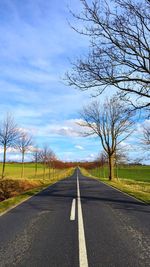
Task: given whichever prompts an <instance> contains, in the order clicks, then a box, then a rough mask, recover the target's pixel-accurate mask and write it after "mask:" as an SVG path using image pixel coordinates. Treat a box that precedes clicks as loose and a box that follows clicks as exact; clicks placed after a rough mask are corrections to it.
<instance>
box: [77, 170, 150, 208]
mask: <svg viewBox="0 0 150 267" xmlns="http://www.w3.org/2000/svg"><path fill="white" fill-rule="evenodd" d="M81 172H82V174H83V175H85V176H89V177H91V178H95V179H97V180H100V181H102V182H104V183H106V184H108V185H111V186H113V187H114V188H117V189H119V190H121V191H123V192H125V193H127V194H129V195H131V196H133V197H135V198H137V199H139V200H142V201H144V202H145V203H147V204H150V183H149V182H142V181H136V180H135V179H134V180H129V179H123V178H122V179H121V178H119V179H118V180H115V181H109V180H108V179H106V178H99V177H97V176H93V175H91V174H90V173H89V172H88V171H87V170H85V169H81Z"/></svg>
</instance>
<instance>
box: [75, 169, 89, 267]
mask: <svg viewBox="0 0 150 267" xmlns="http://www.w3.org/2000/svg"><path fill="white" fill-rule="evenodd" d="M77 199H78V239H79V265H80V267H88V259H87V251H86V243H85V233H84V225H83V215H82V207H81V198H80V187H79V177H78V173H77Z"/></svg>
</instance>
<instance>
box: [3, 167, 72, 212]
mask: <svg viewBox="0 0 150 267" xmlns="http://www.w3.org/2000/svg"><path fill="white" fill-rule="evenodd" d="M15 167H16V166H15ZM29 168H31V169H32V167H31V166H29ZM10 170H11V169H10ZM16 170H17V167H16ZM16 170H15V171H16ZM73 171H74V169H73V168H68V169H64V170H61V169H60V170H53V175H51V176H50V179H49V175H47V176H46V177H45V179H43V176H42V175H41V179H39V178H38V179H31V178H25V179H20V178H16V176H14V178H12V179H10V178H9V179H8V178H6V177H5V179H4V180H0V182H2V181H4V182H6V181H7V182H8V188H7V191H8V193H10V196H11V197H9V198H8V199H5V200H3V201H1V202H0V213H3V212H4V211H6V210H8V209H10V208H12V207H13V206H15V205H16V204H19V203H20V202H22V201H23V200H25V199H28V198H29V197H30V196H32V195H34V194H36V193H37V192H39V191H41V190H42V189H43V188H45V187H47V186H48V185H51V184H53V183H55V182H58V181H59V180H61V179H64V178H66V177H68V176H71V175H72V174H73ZM16 174H17V171H16ZM39 177H40V176H39ZM13 181H14V183H13ZM11 182H12V184H13V185H10V184H11ZM9 185H10V186H9ZM0 190H2V188H0ZM9 191H11V192H9Z"/></svg>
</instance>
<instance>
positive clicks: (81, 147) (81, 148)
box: [75, 145, 84, 150]
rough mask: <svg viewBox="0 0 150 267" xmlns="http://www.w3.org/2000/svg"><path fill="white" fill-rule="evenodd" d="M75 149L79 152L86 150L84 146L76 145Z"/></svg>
mask: <svg viewBox="0 0 150 267" xmlns="http://www.w3.org/2000/svg"><path fill="white" fill-rule="evenodd" d="M75 148H77V149H79V150H84V147H83V146H80V145H76V146H75Z"/></svg>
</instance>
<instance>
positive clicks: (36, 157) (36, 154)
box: [33, 147, 40, 178]
mask: <svg viewBox="0 0 150 267" xmlns="http://www.w3.org/2000/svg"><path fill="white" fill-rule="evenodd" d="M33 160H34V162H35V178H36V177H37V170H38V162H39V161H40V149H39V148H38V147H35V148H34V150H33Z"/></svg>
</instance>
